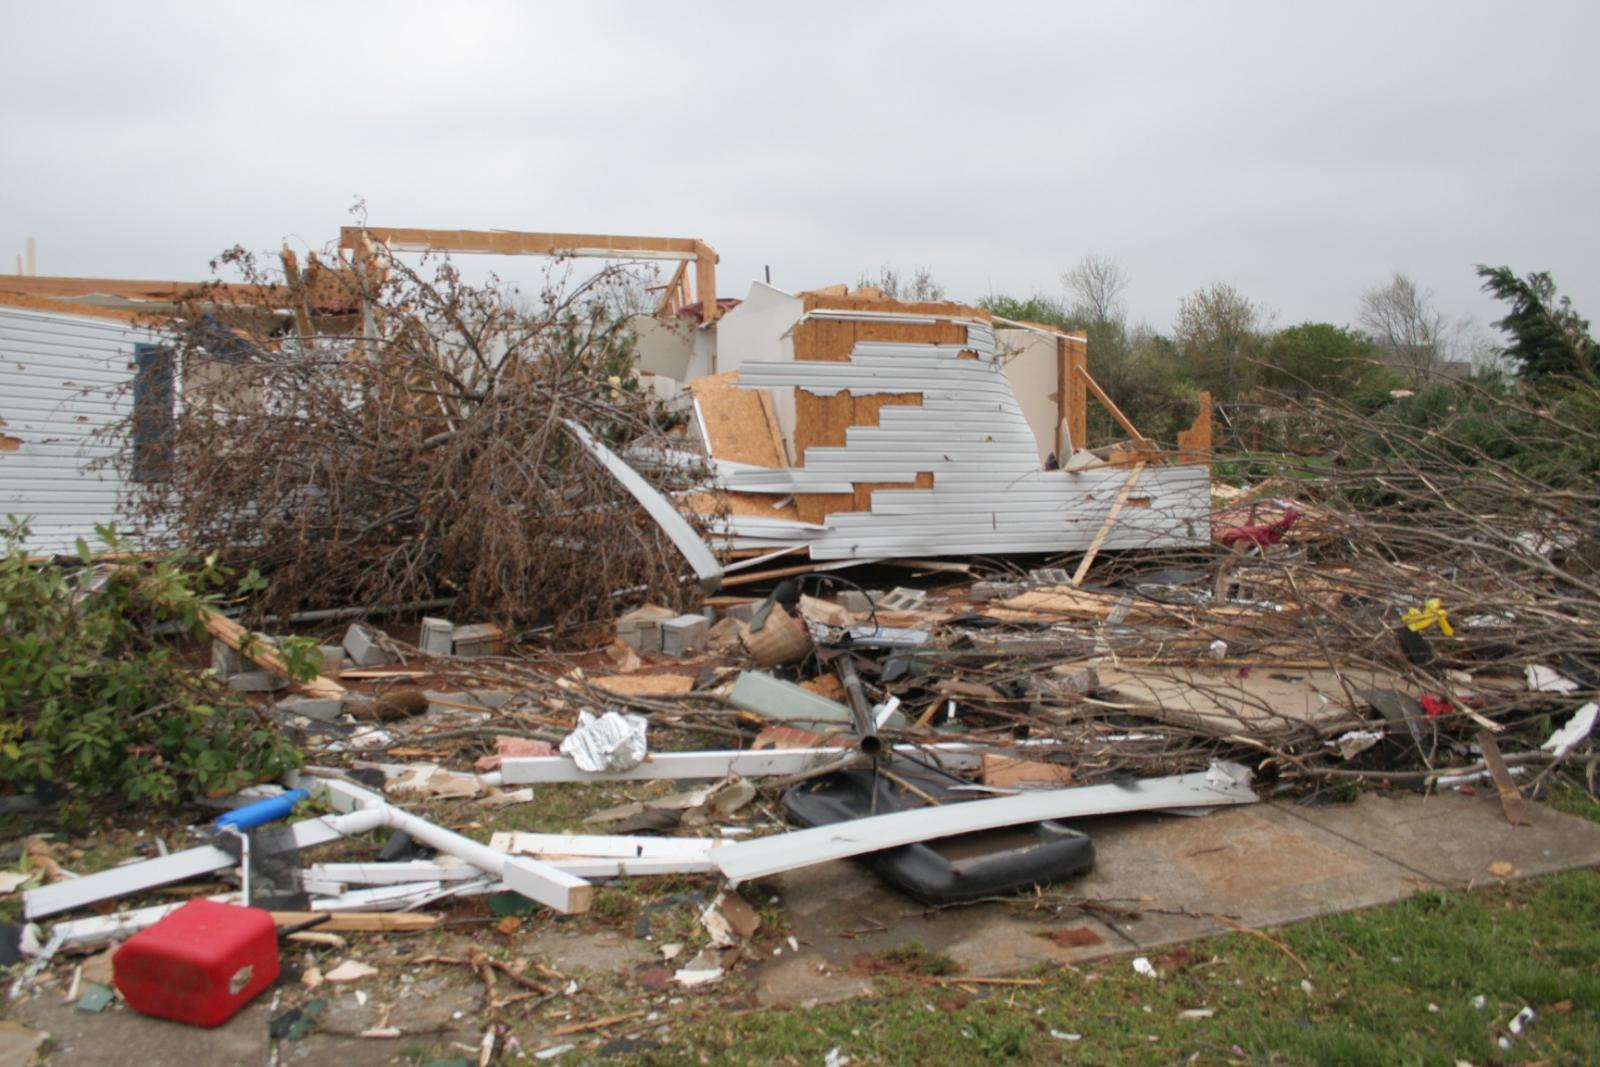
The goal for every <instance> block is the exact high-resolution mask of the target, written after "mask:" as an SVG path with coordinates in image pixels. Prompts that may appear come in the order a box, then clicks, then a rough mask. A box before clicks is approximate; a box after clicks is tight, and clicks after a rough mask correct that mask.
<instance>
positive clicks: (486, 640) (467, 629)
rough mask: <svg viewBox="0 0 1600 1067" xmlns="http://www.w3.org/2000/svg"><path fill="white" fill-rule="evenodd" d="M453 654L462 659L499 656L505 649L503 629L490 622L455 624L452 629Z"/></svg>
mask: <svg viewBox="0 0 1600 1067" xmlns="http://www.w3.org/2000/svg"><path fill="white" fill-rule="evenodd" d="M453 640H454V643H455V654H456V655H457V656H460V657H461V658H462V659H476V658H478V657H479V656H501V655H504V654H505V651H506V635H505V631H503V630H501V629H500V627H498V626H496V625H495V624H494V623H492V622H480V623H474V624H473V625H471V626H457V627H456V628H455V630H454V631H453Z"/></svg>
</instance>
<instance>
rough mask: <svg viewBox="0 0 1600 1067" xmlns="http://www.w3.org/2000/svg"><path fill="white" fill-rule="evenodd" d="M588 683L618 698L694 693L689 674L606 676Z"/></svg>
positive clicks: (692, 680) (692, 677)
mask: <svg viewBox="0 0 1600 1067" xmlns="http://www.w3.org/2000/svg"><path fill="white" fill-rule="evenodd" d="M590 682H591V683H592V684H593V685H595V686H598V687H599V688H601V689H604V690H606V691H607V692H610V693H616V694H617V695H618V696H633V697H655V696H661V697H665V696H682V695H684V694H685V693H691V692H693V691H694V676H693V675H689V674H607V675H602V676H600V677H598V678H592V679H590Z"/></svg>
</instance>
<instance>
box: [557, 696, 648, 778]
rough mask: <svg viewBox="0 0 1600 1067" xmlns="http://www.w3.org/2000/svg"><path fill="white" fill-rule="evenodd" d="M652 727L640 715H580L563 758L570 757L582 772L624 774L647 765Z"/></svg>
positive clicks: (565, 744)
mask: <svg viewBox="0 0 1600 1067" xmlns="http://www.w3.org/2000/svg"><path fill="white" fill-rule="evenodd" d="M649 726H650V724H649V723H648V722H647V721H646V720H645V719H644V718H642V717H641V716H638V715H624V714H622V713H621V712H616V711H608V712H606V713H605V714H604V715H593V714H591V713H589V712H587V711H579V712H578V728H577V729H576V730H574V731H572V732H571V733H570V734H568V735H567V736H566V739H565V740H563V741H562V742H561V754H562V755H563V756H571V757H572V762H574V763H576V764H577V765H578V769H579V770H583V771H625V770H628V769H629V768H631V767H637V766H638V765H639V764H641V763H643V762H644V757H645V753H646V752H647V751H648V750H649V749H648V746H647V743H646V741H645V731H646V730H647V729H649Z"/></svg>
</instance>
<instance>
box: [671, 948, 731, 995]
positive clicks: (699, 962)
mask: <svg viewBox="0 0 1600 1067" xmlns="http://www.w3.org/2000/svg"><path fill="white" fill-rule="evenodd" d="M722 973H723V972H722V956H721V954H720V953H717V952H714V951H712V950H711V949H704V950H702V951H701V953H700V954H699V955H698V956H696V957H695V958H694V959H692V960H690V961H689V962H688V964H687V965H685V966H684V967H681V968H679V970H678V971H677V973H675V974H674V975H673V976H672V980H673V981H675V982H677V983H678V984H679V985H681V986H683V987H684V988H685V989H693V988H694V987H696V986H702V985H709V984H711V983H712V982H715V981H717V980H718V979H720V978H721V977H722Z"/></svg>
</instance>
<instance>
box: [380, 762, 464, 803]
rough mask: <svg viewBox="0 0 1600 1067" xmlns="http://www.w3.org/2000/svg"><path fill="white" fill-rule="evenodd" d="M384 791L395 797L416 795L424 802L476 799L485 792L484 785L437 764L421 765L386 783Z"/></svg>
mask: <svg viewBox="0 0 1600 1067" xmlns="http://www.w3.org/2000/svg"><path fill="white" fill-rule="evenodd" d="M383 788H384V791H385V792H386V793H389V794H391V795H393V796H405V795H407V794H411V795H415V796H416V797H418V798H420V799H423V800H432V799H435V798H451V797H475V796H479V795H480V794H482V793H483V791H484V786H483V783H482V782H480V781H478V779H476V778H474V777H471V776H470V775H465V774H456V773H455V772H453V771H448V770H445V769H444V768H443V767H441V766H439V765H438V764H437V763H420V764H417V765H416V766H414V767H410V768H408V769H407V770H406V771H405V773H403V774H401V775H399V776H398V777H395V778H391V779H390V780H389V781H388V782H386V783H384V787H383Z"/></svg>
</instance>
